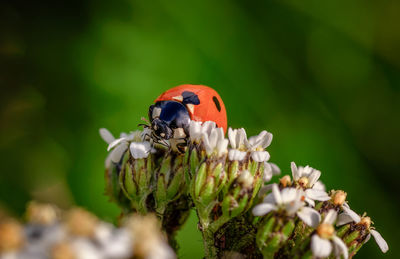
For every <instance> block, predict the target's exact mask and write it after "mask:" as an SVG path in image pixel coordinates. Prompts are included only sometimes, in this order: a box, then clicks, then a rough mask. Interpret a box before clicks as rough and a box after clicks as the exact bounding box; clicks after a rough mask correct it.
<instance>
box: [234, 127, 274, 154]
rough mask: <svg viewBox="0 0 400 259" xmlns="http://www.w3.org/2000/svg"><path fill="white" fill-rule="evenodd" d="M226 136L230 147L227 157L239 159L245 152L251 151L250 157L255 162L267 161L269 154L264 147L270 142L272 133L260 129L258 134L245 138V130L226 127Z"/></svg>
mask: <svg viewBox="0 0 400 259" xmlns="http://www.w3.org/2000/svg"><path fill="white" fill-rule="evenodd" d="M228 138H229V142H230V145H231V147H232V149H230V151H229V153H230V155H229V159H230V160H238V161H241V160H243V159H244V157H245V156H246V153H247V152H251V158H252V159H253V160H254V161H256V162H265V161H268V160H269V158H270V155H269V153H268V152H267V151H265V150H264V149H265V148H266V147H268V146H269V145H270V144H271V141H272V134H271V133H268V132H267V131H265V130H264V131H262V132H261V133H260V134H259V135H257V136H253V137H251V138H250V139H249V140H247V135H246V131H245V130H244V129H243V128H240V129H231V128H229V129H228Z"/></svg>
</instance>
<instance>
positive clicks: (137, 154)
mask: <svg viewBox="0 0 400 259" xmlns="http://www.w3.org/2000/svg"><path fill="white" fill-rule="evenodd" d="M150 149H151V145H150V143H149V142H132V143H131V145H130V146H129V150H130V151H131V155H132V157H133V158H134V159H142V158H146V157H147V156H148V155H149V153H150Z"/></svg>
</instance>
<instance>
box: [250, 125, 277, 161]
mask: <svg viewBox="0 0 400 259" xmlns="http://www.w3.org/2000/svg"><path fill="white" fill-rule="evenodd" d="M271 142H272V134H271V133H269V132H267V131H265V130H263V131H262V132H261V133H260V134H258V135H257V136H253V137H250V138H249V140H248V141H247V148H248V150H250V151H251V157H252V158H253V160H254V161H256V162H265V161H268V160H269V158H270V155H269V153H268V152H267V151H265V149H266V148H267V147H268V146H269V145H270V144H271Z"/></svg>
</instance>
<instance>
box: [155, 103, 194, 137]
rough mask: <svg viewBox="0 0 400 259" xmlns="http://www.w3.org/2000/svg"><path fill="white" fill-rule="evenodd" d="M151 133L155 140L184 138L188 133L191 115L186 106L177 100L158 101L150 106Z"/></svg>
mask: <svg viewBox="0 0 400 259" xmlns="http://www.w3.org/2000/svg"><path fill="white" fill-rule="evenodd" d="M149 119H150V125H149V127H150V128H151V131H152V133H151V135H152V138H153V140H154V141H155V142H158V143H166V142H165V141H164V140H168V139H184V138H185V137H186V136H187V135H188V131H189V123H190V115H189V112H188V110H187V108H186V106H185V105H184V104H182V103H180V102H176V101H158V102H156V103H155V104H153V105H151V106H150V107H149Z"/></svg>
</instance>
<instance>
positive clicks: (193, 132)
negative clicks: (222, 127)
mask: <svg viewBox="0 0 400 259" xmlns="http://www.w3.org/2000/svg"><path fill="white" fill-rule="evenodd" d="M215 128H216V124H215V122H213V121H206V122H200V121H193V120H192V121H190V124H189V138H190V141H191V142H194V143H200V141H201V140H202V136H203V134H207V135H210V134H211V131H212V130H213V129H215Z"/></svg>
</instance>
